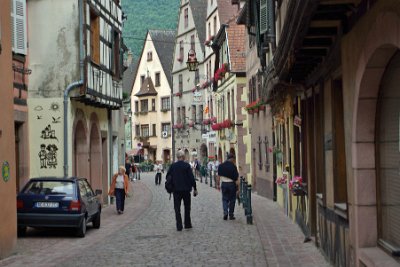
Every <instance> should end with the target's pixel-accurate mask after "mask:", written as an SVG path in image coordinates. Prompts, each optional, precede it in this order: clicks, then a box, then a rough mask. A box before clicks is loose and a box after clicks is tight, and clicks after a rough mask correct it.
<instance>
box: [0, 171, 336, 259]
mask: <svg viewBox="0 0 400 267" xmlns="http://www.w3.org/2000/svg"><path fill="white" fill-rule="evenodd" d="M163 178H164V177H163ZM163 184H164V181H162V183H161V186H155V185H154V174H153V173H147V174H143V175H142V179H141V180H140V181H137V182H135V183H133V188H134V196H133V197H132V198H129V199H127V203H126V208H125V213H124V214H123V215H117V214H116V212H115V206H114V205H111V206H109V207H105V208H104V209H103V213H102V226H101V228H100V229H99V230H96V229H92V228H91V227H88V232H87V234H86V237H85V238H83V239H80V238H75V237H74V236H73V235H72V234H71V233H68V232H66V233H63V234H59V233H57V232H51V231H46V232H43V231H38V230H31V231H29V232H28V234H27V236H26V237H24V238H19V239H18V243H17V248H16V251H15V253H14V254H13V255H12V256H11V257H9V258H7V259H4V260H2V261H0V266H24V265H25V266H71V267H72V266H318V267H319V266H329V265H328V264H327V263H326V261H325V260H324V258H323V256H322V255H321V254H320V252H319V251H318V249H317V248H316V247H315V245H314V244H313V243H312V242H309V243H303V239H304V236H303V235H302V233H301V231H300V229H299V227H298V226H297V225H295V224H294V223H292V222H291V221H290V220H289V218H287V217H286V216H285V215H284V214H283V213H282V211H281V210H279V208H278V206H277V205H276V203H273V202H272V201H270V200H267V199H265V198H261V197H258V196H257V195H254V194H253V213H254V224H253V225H247V224H246V218H245V216H244V212H243V209H242V207H241V206H240V207H238V208H237V210H236V212H235V213H236V220H235V221H229V220H228V221H223V220H222V207H221V201H220V192H218V191H217V190H215V189H214V188H210V187H209V185H205V184H202V183H199V182H198V191H199V196H198V197H196V198H193V197H192V223H193V229H190V230H183V231H182V232H177V231H176V228H175V219H174V212H173V202H172V198H171V200H169V195H168V194H167V193H166V192H165V189H164V186H163Z"/></svg>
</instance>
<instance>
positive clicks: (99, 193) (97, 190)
mask: <svg viewBox="0 0 400 267" xmlns="http://www.w3.org/2000/svg"><path fill="white" fill-rule="evenodd" d="M95 194H96V196H98V195H101V194H103V190H101V189H96V191H95Z"/></svg>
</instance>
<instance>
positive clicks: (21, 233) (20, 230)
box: [17, 226, 27, 236]
mask: <svg viewBox="0 0 400 267" xmlns="http://www.w3.org/2000/svg"><path fill="white" fill-rule="evenodd" d="M26 228H27V227H26V226H18V229H17V233H18V236H25V235H26Z"/></svg>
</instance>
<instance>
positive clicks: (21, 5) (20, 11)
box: [14, 0, 27, 55]
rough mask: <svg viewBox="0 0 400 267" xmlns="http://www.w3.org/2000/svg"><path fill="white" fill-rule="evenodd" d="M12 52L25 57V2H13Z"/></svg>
mask: <svg viewBox="0 0 400 267" xmlns="http://www.w3.org/2000/svg"><path fill="white" fill-rule="evenodd" d="M14 11H15V12H14V16H15V28H14V30H15V32H14V36H15V40H14V52H15V53H17V54H24V55H26V54H27V53H26V50H27V49H26V42H27V40H26V36H27V34H26V0H15V6H14Z"/></svg>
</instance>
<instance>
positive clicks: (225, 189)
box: [217, 153, 239, 220]
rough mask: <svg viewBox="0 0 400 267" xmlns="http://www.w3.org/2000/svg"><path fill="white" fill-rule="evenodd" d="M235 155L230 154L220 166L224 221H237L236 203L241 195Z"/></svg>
mask: <svg viewBox="0 0 400 267" xmlns="http://www.w3.org/2000/svg"><path fill="white" fill-rule="evenodd" d="M235 159H236V157H235V154H232V153H230V154H228V159H227V160H226V161H225V162H224V163H222V164H220V165H219V166H218V178H217V185H218V188H219V184H220V181H221V192H222V207H223V210H224V217H223V218H224V220H227V219H228V215H229V219H230V220H234V219H235V215H234V212H235V202H236V196H237V195H238V193H239V179H238V178H239V172H238V170H237V168H236V165H235Z"/></svg>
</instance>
